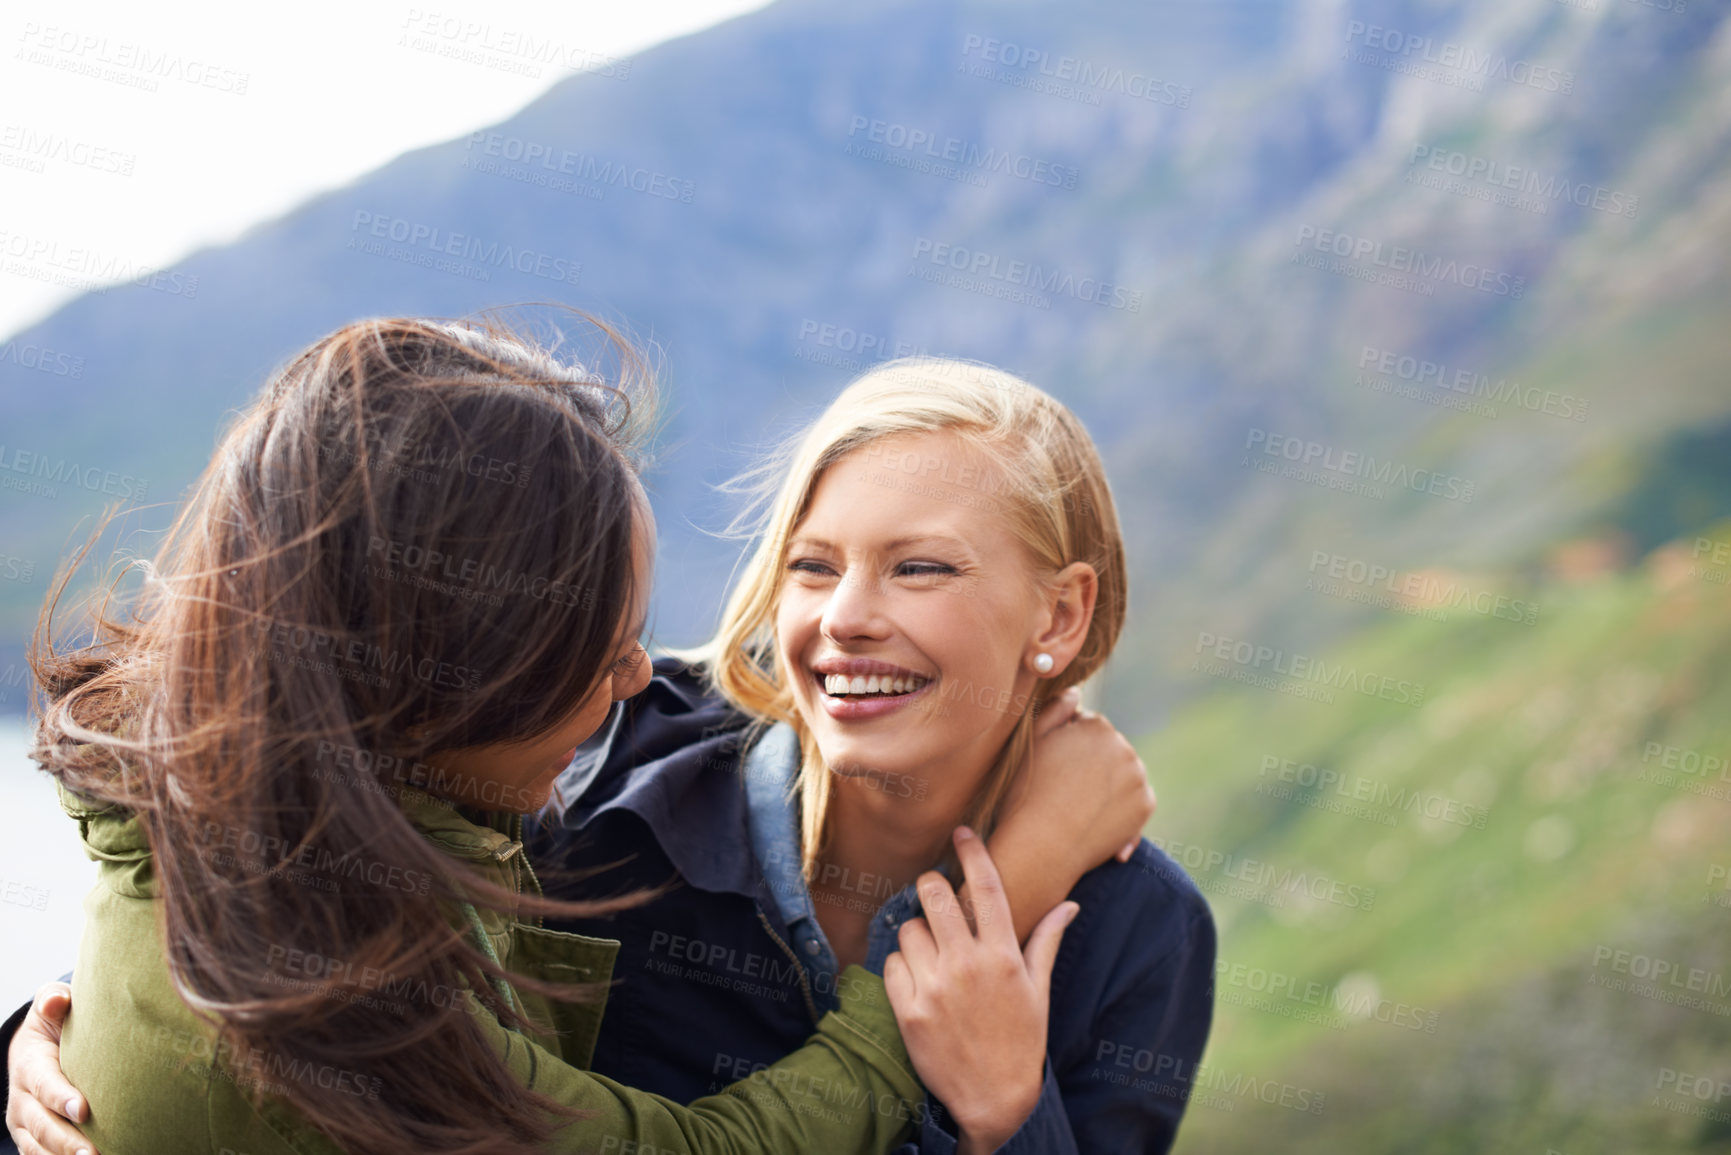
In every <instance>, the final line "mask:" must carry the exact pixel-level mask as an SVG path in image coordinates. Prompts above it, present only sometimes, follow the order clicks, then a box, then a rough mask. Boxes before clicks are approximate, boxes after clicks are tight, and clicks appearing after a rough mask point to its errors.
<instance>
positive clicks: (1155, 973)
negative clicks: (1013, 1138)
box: [1058, 899, 1215, 1155]
mask: <svg viewBox="0 0 1731 1155" xmlns="http://www.w3.org/2000/svg"><path fill="white" fill-rule="evenodd" d="M1214 956H1215V932H1214V919H1213V917H1212V916H1211V915H1210V914H1209V912H1208V908H1207V906H1206V905H1205V904H1203V903H1202V902H1201V901H1200V899H1198V900H1197V902H1196V905H1195V908H1194V909H1192V910H1191V911H1190V912H1189V914H1188V917H1187V919H1186V921H1185V923H1184V932H1183V934H1182V935H1180V936H1179V937H1178V939H1177V941H1176V942H1175V943H1173V944H1172V946H1171V949H1170V950H1168V951H1167V952H1166V953H1165V954H1164V955H1163V956H1161V957H1160V958H1158V959H1157V960H1154V961H1153V962H1152V964H1143V965H1141V966H1140V967H1137V968H1135V969H1133V970H1132V969H1130V968H1123V971H1125V972H1127V973H1129V974H1130V975H1132V976H1133V977H1132V978H1131V980H1130V981H1129V982H1127V983H1125V984H1123V985H1122V986H1121V987H1120V988H1119V989H1117V990H1114V991H1111V992H1109V995H1110V997H1109V998H1108V999H1107V1000H1106V1001H1104V1002H1103V1003H1102V1004H1101V1006H1100V1008H1099V1011H1098V1012H1097V1013H1096V1014H1095V1016H1094V1022H1093V1025H1092V1029H1091V1030H1090V1032H1089V1038H1088V1040H1087V1045H1086V1050H1085V1051H1084V1052H1083V1053H1081V1054H1079V1055H1076V1056H1075V1057H1074V1058H1073V1059H1072V1061H1071V1062H1070V1064H1069V1065H1068V1067H1067V1068H1066V1069H1064V1070H1061V1071H1060V1072H1059V1075H1058V1086H1059V1090H1060V1091H1061V1092H1062V1094H1063V1098H1064V1107H1065V1109H1066V1111H1067V1112H1068V1115H1069V1119H1070V1125H1071V1128H1072V1129H1073V1131H1074V1133H1075V1143H1076V1146H1077V1147H1078V1148H1080V1149H1081V1150H1083V1151H1087V1152H1089V1153H1090V1155H1092V1153H1093V1152H1102V1153H1104V1152H1137V1153H1138V1155H1140V1153H1142V1152H1148V1153H1150V1155H1160V1153H1162V1152H1166V1151H1169V1150H1171V1148H1172V1142H1173V1139H1174V1138H1175V1137H1176V1136H1177V1134H1178V1123H1179V1120H1180V1119H1182V1118H1183V1116H1184V1107H1185V1104H1186V1103H1187V1102H1188V1101H1189V1098H1190V1092H1191V1088H1192V1086H1193V1084H1194V1083H1195V1080H1196V1075H1197V1064H1198V1063H1199V1062H1200V1061H1201V1058H1202V1051H1203V1048H1204V1047H1205V1046H1207V1044H1208V1029H1209V1026H1210V1024H1211V1022H1212V1020H1213V1016H1214Z"/></svg>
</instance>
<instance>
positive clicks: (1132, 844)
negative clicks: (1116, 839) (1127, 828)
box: [1118, 838, 1142, 862]
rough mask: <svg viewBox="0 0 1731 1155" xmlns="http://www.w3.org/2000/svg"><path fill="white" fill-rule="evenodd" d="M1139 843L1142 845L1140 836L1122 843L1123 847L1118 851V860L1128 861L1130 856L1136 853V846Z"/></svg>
mask: <svg viewBox="0 0 1731 1155" xmlns="http://www.w3.org/2000/svg"><path fill="white" fill-rule="evenodd" d="M1140 845H1142V840H1141V839H1140V838H1132V839H1131V840H1130V841H1129V842H1126V843H1125V844H1124V849H1123V850H1120V851H1119V852H1118V861H1119V862H1129V861H1130V856H1131V855H1133V854H1135V853H1136V848H1137V847H1138V846H1140Z"/></svg>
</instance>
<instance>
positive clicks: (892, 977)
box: [884, 951, 919, 1017]
mask: <svg viewBox="0 0 1731 1155" xmlns="http://www.w3.org/2000/svg"><path fill="white" fill-rule="evenodd" d="M884 990H885V991H886V992H887V993H888V994H889V996H890V1009H891V1010H893V1011H895V1012H896V1015H897V1016H898V1017H899V1016H900V1015H901V1013H902V1009H903V1008H904V1007H907V1006H911V1005H912V1004H913V1001H914V996H915V994H916V993H918V991H919V984H918V981H917V980H916V979H915V977H914V973H913V970H912V968H910V967H909V966H908V960H907V959H905V958H903V957H902V953H901V952H900V951H896V952H895V953H894V954H892V955H890V956H889V957H888V958H886V959H884Z"/></svg>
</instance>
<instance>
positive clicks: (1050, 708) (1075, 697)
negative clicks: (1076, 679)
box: [1034, 686, 1082, 738]
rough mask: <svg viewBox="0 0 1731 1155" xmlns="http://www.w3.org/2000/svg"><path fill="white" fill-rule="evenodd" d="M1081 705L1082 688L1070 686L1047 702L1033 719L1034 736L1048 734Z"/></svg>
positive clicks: (1064, 721)
mask: <svg viewBox="0 0 1731 1155" xmlns="http://www.w3.org/2000/svg"><path fill="white" fill-rule="evenodd" d="M1081 706H1082V688H1081V687H1080V686H1071V687H1070V688H1069V689H1067V690H1065V691H1064V692H1063V693H1061V694H1059V695H1057V696H1056V697H1054V698H1053V699H1052V700H1051V701H1049V702H1047V703H1046V705H1045V707H1044V708H1043V709H1041V711H1040V716H1039V717H1038V718H1036V719H1034V737H1036V738H1038V737H1039V736H1040V735H1042V734H1049V733H1051V732H1052V731H1053V730H1056V729H1057V728H1058V727H1059V726H1062V725H1063V724H1064V723H1066V722H1068V721H1069V720H1070V719H1071V718H1073V717H1075V716H1076V711H1077V710H1079V709H1080V708H1081Z"/></svg>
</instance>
